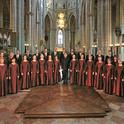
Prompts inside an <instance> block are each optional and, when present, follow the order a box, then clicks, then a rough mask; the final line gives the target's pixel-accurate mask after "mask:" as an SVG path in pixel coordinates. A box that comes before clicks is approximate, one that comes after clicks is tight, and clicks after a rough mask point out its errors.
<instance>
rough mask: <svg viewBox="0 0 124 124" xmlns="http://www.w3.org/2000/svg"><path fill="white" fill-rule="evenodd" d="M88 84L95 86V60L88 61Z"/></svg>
mask: <svg viewBox="0 0 124 124" xmlns="http://www.w3.org/2000/svg"><path fill="white" fill-rule="evenodd" d="M86 86H88V87H92V86H94V63H93V61H88V62H87V65H86Z"/></svg>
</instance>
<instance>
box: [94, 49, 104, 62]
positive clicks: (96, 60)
mask: <svg viewBox="0 0 124 124" xmlns="http://www.w3.org/2000/svg"><path fill="white" fill-rule="evenodd" d="M99 57H101V58H102V62H104V55H102V51H101V50H100V49H99V50H98V52H97V55H96V57H95V63H97V62H98V58H99Z"/></svg>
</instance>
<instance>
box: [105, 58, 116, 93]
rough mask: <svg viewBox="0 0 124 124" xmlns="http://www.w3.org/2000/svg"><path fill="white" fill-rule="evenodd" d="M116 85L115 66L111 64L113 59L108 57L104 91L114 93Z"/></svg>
mask: <svg viewBox="0 0 124 124" xmlns="http://www.w3.org/2000/svg"><path fill="white" fill-rule="evenodd" d="M113 85H114V66H113V65H112V64H111V59H110V58H108V60H107V64H106V65H105V71H104V91H105V93H108V94H110V95H112V94H113Z"/></svg>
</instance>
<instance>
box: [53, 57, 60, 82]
mask: <svg viewBox="0 0 124 124" xmlns="http://www.w3.org/2000/svg"><path fill="white" fill-rule="evenodd" d="M59 81H60V61H59V59H58V56H57V55H56V56H55V59H54V82H55V83H56V84H57V83H58V82H59Z"/></svg>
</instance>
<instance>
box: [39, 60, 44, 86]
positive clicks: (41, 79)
mask: <svg viewBox="0 0 124 124" xmlns="http://www.w3.org/2000/svg"><path fill="white" fill-rule="evenodd" d="M39 66H40V67H39V69H40V71H39V74H40V84H41V85H45V60H40V62H39Z"/></svg>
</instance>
